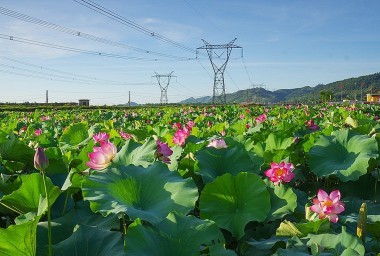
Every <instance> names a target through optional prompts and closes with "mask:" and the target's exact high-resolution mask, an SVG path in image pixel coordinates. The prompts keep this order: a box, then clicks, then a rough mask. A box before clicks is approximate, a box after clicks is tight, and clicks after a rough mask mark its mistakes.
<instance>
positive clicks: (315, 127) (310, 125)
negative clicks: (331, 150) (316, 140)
mask: <svg viewBox="0 0 380 256" xmlns="http://www.w3.org/2000/svg"><path fill="white" fill-rule="evenodd" d="M306 126H307V127H308V128H309V129H310V130H312V131H316V130H318V129H319V126H318V125H317V124H315V123H314V120H312V119H311V120H309V121H308V122H307V123H306Z"/></svg>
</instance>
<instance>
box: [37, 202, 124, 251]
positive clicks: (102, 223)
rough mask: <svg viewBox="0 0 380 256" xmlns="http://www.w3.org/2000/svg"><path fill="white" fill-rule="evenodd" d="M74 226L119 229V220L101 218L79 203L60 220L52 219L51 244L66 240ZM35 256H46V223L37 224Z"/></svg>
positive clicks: (86, 205)
mask: <svg viewBox="0 0 380 256" xmlns="http://www.w3.org/2000/svg"><path fill="white" fill-rule="evenodd" d="M76 225H85V226H93V227H97V228H98V229H102V230H108V231H109V230H111V229H112V228H113V229H116V228H119V226H120V220H119V218H118V217H117V216H116V215H109V216H107V217H103V216H102V215H101V214H94V213H93V212H92V211H91V209H90V205H89V203H88V202H83V201H80V202H78V203H77V204H76V206H75V208H74V209H72V210H71V211H69V212H68V213H66V214H65V215H64V216H62V217H60V218H56V219H53V220H52V222H51V228H52V230H51V233H52V244H58V243H59V242H62V241H63V240H65V239H68V238H69V237H70V236H71V235H72V233H73V229H74V227H75V226H76ZM37 241H38V243H37V255H38V256H46V255H48V251H47V249H46V248H47V246H48V223H47V221H44V222H39V223H38V225H37Z"/></svg>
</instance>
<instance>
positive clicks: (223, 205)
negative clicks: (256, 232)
mask: <svg viewBox="0 0 380 256" xmlns="http://www.w3.org/2000/svg"><path fill="white" fill-rule="evenodd" d="M270 208H271V205H270V194H269V192H268V190H267V186H266V185H265V183H264V181H262V180H261V179H260V177H259V176H258V175H256V174H253V173H247V172H241V173H239V174H237V175H236V176H233V175H231V174H229V173H226V174H224V175H222V176H220V177H217V178H216V179H215V180H214V181H212V182H210V183H208V184H206V186H205V187H204V189H203V190H202V193H201V196H200V200H199V209H200V217H201V218H202V219H210V220H213V221H215V223H216V224H218V226H219V227H221V228H224V229H227V230H228V231H230V232H231V233H232V235H233V236H234V237H236V238H237V239H239V238H241V237H242V236H243V235H244V227H245V225H246V224H247V223H248V222H250V221H259V222H261V221H264V220H265V219H266V218H267V216H268V213H269V211H270Z"/></svg>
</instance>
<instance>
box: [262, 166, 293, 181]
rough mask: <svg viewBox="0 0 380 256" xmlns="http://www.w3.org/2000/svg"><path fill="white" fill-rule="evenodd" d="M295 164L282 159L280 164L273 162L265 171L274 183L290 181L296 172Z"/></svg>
mask: <svg viewBox="0 0 380 256" xmlns="http://www.w3.org/2000/svg"><path fill="white" fill-rule="evenodd" d="M293 169H294V166H293V164H292V163H285V162H284V161H282V162H281V163H280V164H277V163H275V162H272V163H271V164H270V169H268V170H266V171H265V172H264V174H265V176H267V177H268V178H269V179H270V180H271V181H272V182H273V183H274V185H278V184H279V183H280V182H281V183H288V182H290V181H291V180H292V179H293V178H294V173H293V172H292V170H293Z"/></svg>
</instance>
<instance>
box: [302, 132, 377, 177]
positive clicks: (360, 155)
mask: <svg viewBox="0 0 380 256" xmlns="http://www.w3.org/2000/svg"><path fill="white" fill-rule="evenodd" d="M309 153H310V157H309V165H310V169H311V171H312V172H313V173H315V174H316V175H317V176H318V177H324V176H330V175H336V176H338V177H339V178H340V180H342V181H349V180H357V179H359V177H360V176H362V175H364V174H366V173H367V168H368V166H369V163H368V162H369V160H370V159H375V158H377V157H378V146H377V142H376V139H375V138H372V137H371V138H370V137H368V136H367V135H357V134H354V133H352V132H350V131H349V130H340V131H334V132H333V133H332V134H331V136H324V135H322V136H321V137H319V138H318V139H317V140H316V142H315V144H314V146H313V147H312V148H311V149H310V152H309Z"/></svg>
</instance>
